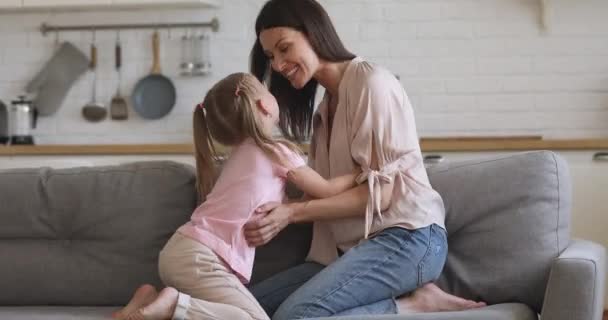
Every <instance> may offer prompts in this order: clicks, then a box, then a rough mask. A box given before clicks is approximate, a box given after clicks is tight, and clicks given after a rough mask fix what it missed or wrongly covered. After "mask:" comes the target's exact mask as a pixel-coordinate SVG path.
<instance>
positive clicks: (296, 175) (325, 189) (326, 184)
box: [287, 166, 361, 198]
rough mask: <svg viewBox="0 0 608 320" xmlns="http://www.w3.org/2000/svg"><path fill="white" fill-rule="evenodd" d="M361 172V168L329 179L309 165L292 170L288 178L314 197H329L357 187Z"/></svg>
mask: <svg viewBox="0 0 608 320" xmlns="http://www.w3.org/2000/svg"><path fill="white" fill-rule="evenodd" d="M360 173H361V170H360V169H358V170H357V171H355V172H353V173H351V174H347V175H343V176H339V177H336V178H332V179H329V180H327V179H325V178H323V177H322V176H321V175H320V174H318V173H317V172H316V171H315V170H313V169H312V168H310V167H309V166H301V167H299V168H296V169H292V170H290V171H289V172H288V173H287V179H288V180H289V181H290V182H291V183H293V184H294V185H295V186H296V187H298V188H299V189H300V190H302V191H303V192H304V193H305V194H307V195H309V196H311V197H313V198H329V197H332V196H335V195H337V194H340V193H342V192H344V191H347V190H349V189H351V188H353V187H355V186H356V185H357V184H356V182H355V179H356V178H357V176H358V175H359V174H360Z"/></svg>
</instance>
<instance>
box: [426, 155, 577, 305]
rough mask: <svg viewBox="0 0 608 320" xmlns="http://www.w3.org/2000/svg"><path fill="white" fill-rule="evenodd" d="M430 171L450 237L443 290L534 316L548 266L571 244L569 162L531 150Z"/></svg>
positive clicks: (450, 164)
mask: <svg viewBox="0 0 608 320" xmlns="http://www.w3.org/2000/svg"><path fill="white" fill-rule="evenodd" d="M429 171H430V172H429V173H430V178H431V183H432V184H433V187H434V188H435V189H436V190H438V191H439V193H440V194H441V196H442V198H443V200H444V203H445V206H446V227H447V230H448V234H449V239H448V242H449V249H448V260H447V264H446V266H445V268H444V270H443V274H442V276H441V279H440V281H439V284H440V286H441V287H442V288H444V289H446V290H447V291H449V292H452V293H455V294H456V295H459V296H462V297H466V298H471V299H479V300H483V301H486V302H488V303H490V304H496V303H503V302H522V303H525V304H527V305H529V306H531V307H532V308H533V309H534V310H535V311H536V312H539V311H540V309H541V306H542V301H543V296H544V291H545V287H546V283H547V279H548V276H549V270H550V264H551V262H552V261H553V259H555V258H556V257H557V256H558V255H559V254H560V253H561V252H562V251H563V250H564V249H565V248H566V246H567V245H568V243H569V241H570V238H569V226H570V209H571V189H570V188H571V185H570V179H569V175H568V167H567V164H566V162H565V161H564V160H563V159H562V158H560V157H559V156H558V155H556V154H555V153H552V152H549V151H536V152H527V153H517V154H509V155H502V156H497V157H493V158H489V159H481V160H472V161H465V162H455V163H446V164H441V165H438V166H435V167H433V168H432V169H430V170H429Z"/></svg>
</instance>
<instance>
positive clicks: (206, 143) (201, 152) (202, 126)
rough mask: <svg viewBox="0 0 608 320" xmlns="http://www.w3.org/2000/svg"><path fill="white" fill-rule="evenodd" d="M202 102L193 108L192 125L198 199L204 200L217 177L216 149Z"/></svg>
mask: <svg viewBox="0 0 608 320" xmlns="http://www.w3.org/2000/svg"><path fill="white" fill-rule="evenodd" d="M206 117H207V116H206V115H205V110H204V103H202V104H199V105H198V106H197V107H196V109H195V110H194V116H193V119H192V126H193V132H194V151H195V154H194V157H195V159H196V180H197V190H198V196H199V201H204V200H205V198H206V197H207V195H208V194H209V192H211V189H212V188H213V185H214V184H215V179H216V177H217V172H216V171H217V169H216V167H215V160H216V155H217V153H216V151H215V146H214V145H213V140H212V139H211V135H210V134H209V128H208V126H207V119H206Z"/></svg>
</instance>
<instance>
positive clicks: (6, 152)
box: [0, 136, 608, 156]
mask: <svg viewBox="0 0 608 320" xmlns="http://www.w3.org/2000/svg"><path fill="white" fill-rule="evenodd" d="M420 146H421V148H422V151H424V152H436V151H509V150H512V151H523V150H602V149H606V150H608V139H581V140H542V139H538V138H537V137H536V136H530V137H517V138H510V137H505V138H476V137H458V138H423V139H421V141H420ZM300 147H301V148H302V149H303V150H304V152H308V145H307V144H303V145H301V146H300ZM218 151H219V152H221V153H224V152H226V151H227V148H225V147H222V146H218ZM193 152H194V147H193V146H192V145H191V144H129V145H127V144H124V145H119V144H117V145H35V146H10V147H0V156H21V155H152V154H174V155H175V154H193Z"/></svg>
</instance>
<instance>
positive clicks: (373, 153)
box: [308, 57, 445, 265]
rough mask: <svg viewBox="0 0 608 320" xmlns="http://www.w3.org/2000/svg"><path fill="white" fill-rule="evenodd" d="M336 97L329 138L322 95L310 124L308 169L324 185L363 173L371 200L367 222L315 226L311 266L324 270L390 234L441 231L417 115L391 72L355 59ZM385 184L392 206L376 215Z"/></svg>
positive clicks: (358, 219) (440, 208)
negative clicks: (382, 234)
mask: <svg viewBox="0 0 608 320" xmlns="http://www.w3.org/2000/svg"><path fill="white" fill-rule="evenodd" d="M338 91H339V96H338V106H337V109H336V113H335V115H334V119H333V126H332V130H331V136H329V130H328V122H327V119H328V107H329V106H328V100H329V98H328V95H327V93H326V94H325V96H324V97H323V100H322V101H321V103H320V104H319V107H318V109H317V112H316V113H315V115H314V117H313V128H314V132H313V137H312V141H311V146H310V155H309V161H310V166H311V167H312V168H314V169H315V170H316V171H318V172H319V174H321V175H322V176H323V177H325V178H333V177H337V176H340V175H344V174H349V173H352V172H353V171H354V170H355V168H356V167H357V166H360V167H361V169H362V173H361V175H360V176H359V177H358V179H357V182H358V183H367V185H368V187H369V198H368V204H367V208H366V213H365V216H361V217H352V218H345V219H338V220H332V221H316V222H314V228H313V230H314V231H313V240H312V245H311V249H310V252H309V256H308V260H312V261H316V262H319V263H322V264H325V265H327V264H329V263H331V262H332V261H333V260H335V259H336V258H337V250H336V248H340V249H341V250H343V251H346V250H348V249H350V248H352V247H353V246H355V245H356V244H357V243H359V242H360V241H361V240H362V239H366V238H367V237H368V236H369V235H373V234H375V233H377V232H379V231H381V230H384V229H386V228H388V227H394V226H397V227H402V228H406V229H417V228H421V227H426V226H428V225H431V224H433V223H435V224H437V225H439V226H441V227H443V228H445V225H444V220H445V209H444V206H443V201H442V200H441V197H440V196H439V194H438V193H437V192H436V191H435V190H433V188H432V187H431V185H430V183H429V179H428V176H427V173H426V170H425V168H424V164H423V161H422V154H421V152H420V145H419V141H418V134H417V133H416V125H415V121H414V113H413V110H412V106H411V104H410V101H409V99H408V97H407V95H406V93H405V90H404V89H403V87H402V86H401V83H400V82H399V81H398V80H397V79H396V78H395V77H394V76H393V74H391V73H390V72H389V71H388V70H386V69H384V68H381V67H379V66H377V65H374V64H372V63H370V62H367V61H364V60H363V59H362V58H359V57H357V58H355V59H353V60H352V61H351V62H350V63H349V64H348V66H347V67H346V70H345V72H344V76H343V78H342V81H341V82H340V85H339V89H338ZM372 161H374V162H373V163H374V164H375V163H377V166H373V165H372ZM374 167H376V168H378V170H374V169H373V168H374ZM390 182H394V189H393V194H392V197H391V205H390V207H389V208H388V209H387V210H385V211H383V212H381V211H380V202H381V192H380V190H381V185H382V184H384V183H390Z"/></svg>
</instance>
